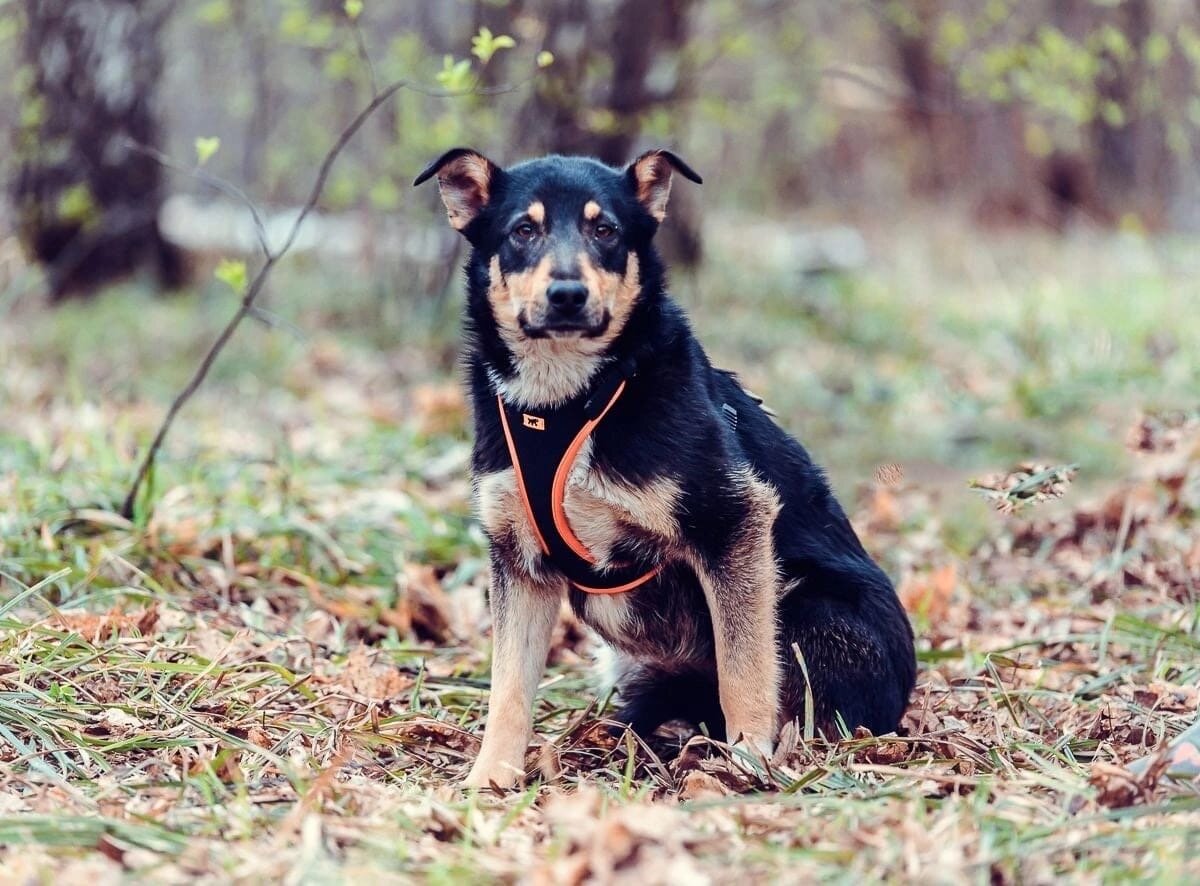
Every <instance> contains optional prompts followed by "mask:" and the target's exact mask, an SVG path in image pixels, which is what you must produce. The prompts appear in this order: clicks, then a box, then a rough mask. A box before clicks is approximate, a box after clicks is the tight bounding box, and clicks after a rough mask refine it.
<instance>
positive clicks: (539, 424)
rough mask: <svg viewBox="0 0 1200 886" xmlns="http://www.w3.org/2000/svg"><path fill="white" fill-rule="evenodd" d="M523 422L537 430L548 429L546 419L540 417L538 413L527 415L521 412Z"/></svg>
mask: <svg viewBox="0 0 1200 886" xmlns="http://www.w3.org/2000/svg"><path fill="white" fill-rule="evenodd" d="M521 424H523V425H525V427H527V428H533V429H534V430H535V431H544V430H546V420H545V419H544V418H538V417H537V416H536V415H527V414H526V413H524V412H522V413H521Z"/></svg>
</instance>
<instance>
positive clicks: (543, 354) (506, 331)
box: [488, 252, 641, 408]
mask: <svg viewBox="0 0 1200 886" xmlns="http://www.w3.org/2000/svg"><path fill="white" fill-rule="evenodd" d="M580 267H581V276H582V277H583V282H584V285H585V286H587V287H588V291H589V293H590V295H589V298H588V307H587V310H588V312H589V313H594V316H588V317H587V318H586V319H587V321H588V322H590V323H598V322H599V321H600V318H601V316H603V312H604V311H607V312H608V313H609V316H610V320H609V325H608V329H606V330H605V333H604V335H601V336H597V337H596V338H585V337H582V336H571V337H567V338H536V339H531V338H528V337H526V336H525V335H524V333H522V332H521V328H520V324H519V322H518V317H519V316H520V315H521V313H522V311H524V314H525V318H526V320H527V322H529V323H531V324H533V325H535V326H536V325H539V324H540V323H541V322H542V319H543V317H544V316H545V310H546V306H547V302H546V289H547V288H548V287H549V285H550V279H551V278H550V259H549V258H545V259H543V260H542V261H541V262H539V263H538V264H537V266H536V267H534V268H533V269H532V270H529V271H525V272H522V273H520V274H510V275H508V276H507V277H506V276H505V275H504V274H503V273H501V270H500V259H499V257H496V256H493V257H492V261H491V264H490V265H489V267H488V270H489V274H490V278H491V279H490V284H489V289H488V301H489V302H490V304H491V307H492V314H493V316H494V317H495V318H496V325H497V328H498V329H499V331H500V337H501V338H502V339H503V340H504V343H505V344H506V345H507V346H508V348H509V350H511V351H512V353H513V356H514V358H515V360H514V361H513V362H514V364H515V368H516V372H515V374H514V375H513V376H512V377H511V378H507V379H495V382H496V385H497V389H498V391H499V393H500V394H502V395H503V396H504V399H505V400H507V401H509V402H510V403H513V404H514V405H516V406H520V407H523V408H537V407H545V406H555V405H557V404H559V403H562V402H564V401H566V400H569V399H570V398H571V397H573V396H574V395H575V394H577V393H579V391H581V390H583V387H584V386H585V385H586V384H587V383H588V382H589V381H590V380H591V378H592V376H593V375H595V374H596V371H597V370H598V369H599V368H600V363H601V357H602V355H603V353H604V351H605V350H606V349H607V348H608V346H609V345H610V344H611V343H612V341H613V339H615V338H616V337H617V335H618V334H619V333H620V331H621V329H622V328H623V327H624V325H625V322H626V321H627V320H628V319H629V314H630V312H631V311H632V310H633V306H634V303H635V302H636V301H637V297H638V292H639V291H640V288H641V278H640V274H639V266H638V260H637V255H636V254H634V253H632V252H631V253H630V254H629V258H628V260H627V262H626V265H625V273H624V274H623V275H622V274H614V273H611V272H607V271H602V270H600V269H598V268H596V266H595V265H593V264H592V263H591V262H590V261H589V260H588V258H587V256H586V255H584V256H582V257H581V259H580Z"/></svg>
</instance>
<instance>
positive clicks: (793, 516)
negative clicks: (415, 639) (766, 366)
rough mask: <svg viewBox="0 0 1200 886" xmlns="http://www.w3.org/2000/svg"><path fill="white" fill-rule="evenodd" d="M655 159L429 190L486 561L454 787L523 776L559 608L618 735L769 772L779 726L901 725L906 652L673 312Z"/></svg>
mask: <svg viewBox="0 0 1200 886" xmlns="http://www.w3.org/2000/svg"><path fill="white" fill-rule="evenodd" d="M674 174H679V175H681V176H682V177H684V178H686V179H689V180H691V181H693V182H696V183H698V184H699V183H700V182H701V178H700V176H699V175H698V174H696V172H695V171H694V170H692V168H691V167H690V166H688V164H687V163H685V162H684V161H683V160H681V159H680V158H679V157H678V156H676V155H675V154H673V153H671V152H669V151H665V150H654V151H649V152H647V153H645V154H642V155H641V156H640V157H638V158H637V159H636V160H634V161H633V162H632V163H630V164H629V166H628V167H627V168H625V169H616V168H614V167H610V166H607V165H605V164H603V163H600V162H599V161H596V160H593V159H590V158H585V157H563V156H548V157H543V158H540V159H535V160H531V161H527V162H524V163H521V164H519V165H515V166H512V167H510V168H506V169H504V168H501V167H499V166H497V165H496V164H495V163H493V162H492V161H491V160H489V159H488V158H487V157H485V156H483V155H482V154H481V153H479V152H477V151H474V150H471V149H469V148H456V149H454V150H451V151H448V152H447V153H446V154H444V155H442V156H441V157H439V158H438V159H437V160H436V161H434V162H433V163H432V164H431V165H430V166H429V167H428V168H427V169H426V170H425V171H423V172H422V173H421V174H420V175H419V176H417V178H416V180H415V181H414V186H415V185H419V184H421V183H422V182H425V181H427V180H428V179H430V178H433V177H436V178H437V183H438V187H439V190H440V193H441V198H442V202H443V203H444V204H445V208H446V213H447V215H448V217H449V220H450V224H451V225H452V226H453V227H454V228H455V229H456V230H458V231H459V232H460V233H461V234H462V235H463V236H465V237H466V239H467V240H468V242H469V243H470V247H471V251H470V257H469V259H468V260H467V263H466V277H467V304H466V311H465V331H466V337H465V338H466V344H465V369H466V380H467V384H468V386H469V389H470V397H471V401H472V408H473V422H474V435H475V441H474V448H473V455H472V469H473V490H474V496H475V501H476V506H477V509H478V514H479V518H480V521H481V522H482V524H483V528H484V532H485V535H486V537H487V540H488V544H489V557H490V564H491V583H490V587H489V604H490V607H491V612H492V619H493V656H492V683H491V697H490V703H489V706H488V712H487V719H486V723H485V726H484V733H483V740H482V745H481V748H480V751H479V755H478V757H477V758H476V760H475V763H474V765H473V767H472V769H471V771H470V774H469V775H468V776H467V779H466V781H465V786H466V787H483V786H487V785H492V786H494V787H498V788H508V787H512V786H514V785H516V784H518V783H519V782H521V781H522V779H523V778H524V775H525V767H524V761H525V754H526V750H527V748H528V745H529V742H530V740H531V738H532V709H533V701H534V697H535V691H536V689H537V685H538V682H539V680H540V678H541V674H542V671H543V669H544V667H545V664H546V658H547V655H548V652H549V648H550V638H551V632H552V630H553V628H554V625H555V623H556V621H557V620H558V614H559V607H560V603H561V600H562V598H563V595H564V594H566V595H567V598H568V599H569V601H570V605H571V607H572V609H573V610H574V611H575V613H576V614H577V615H578V617H579V618H580V619H581V620H582V621H584V622H585V623H586V624H588V625H589V626H590V627H591V628H593V629H594V630H595V632H596V633H597V634H599V636H600V637H601V638H602V639H603V640H604V641H605V643H606V644H608V645H609V646H610V647H611V649H612V650H613V652H614V653H615V676H616V688H617V700H618V705H619V706H618V709H617V710H616V713H615V715H614V719H615V721H616V722H617V723H620V724H625V726H626V727H628V728H632V729H633V730H635V731H636V732H637V733H638V734H640V735H644V736H648V735H650V734H652V733H653V732H654V731H655V730H656V729H657V728H658V727H659V726H661V725H663V724H664V723H666V722H668V721H674V720H683V721H687V722H689V723H691V724H695V725H697V726H699V725H701V724H703V726H704V727H705V728H707V730H708V732H709V734H710V735H711V736H713V737H715V738H718V739H726V740H729V741H731V742H735V743H736V744H735V747H736V746H737V745H740V746H741V747H742V748H744V749H746V750H747V751H748V752H750V753H753V754H757V755H759V756H760V757H769V756H770V755H771V753H772V751H773V748H774V746H775V742H776V739H777V737H778V730H779V728H780V727H781V725H782V723H784V722H786V721H789V720H800V721H802V720H803V719H804V716H805V710H806V706H808V707H809V708H810V709H811V713H812V717H813V720H814V722H813V724H812V726H813V728H815V729H816V730H819V731H820V732H821V733H823V734H825V735H826V736H828V737H831V738H836V737H837V736H838V735H839V734H845V733H846V732H853V731H854V730H855V729H857V728H858V727H865V728H867V729H869V730H870V731H871V732H872V733H874V734H876V735H879V734H883V733H887V732H890V731H893V730H894V729H896V727H897V725H898V723H899V721H900V718H901V716H902V714H903V712H904V710H905V707H906V705H907V703H908V698H909V695H910V693H911V691H912V688H913V684H914V680H915V673H916V660H915V654H914V651H913V635H912V629H911V627H910V625H909V622H908V619H907V617H906V615H905V613H904V610H903V608H902V607H901V606H900V603H899V600H898V598H897V596H896V592H895V589H894V588H893V586H892V584H891V583H890V581H889V580H888V578H887V576H886V575H885V574H884V573H883V571H882V570H881V569H880V568H879V566H878V565H876V563H875V562H873V561H872V559H871V557H870V556H869V555H868V554H867V552H866V551H865V550H864V549H863V546H862V544H861V543H860V541H859V539H858V537H857V536H856V535H855V532H854V530H853V528H852V527H851V525H850V522H849V520H848V519H847V518H846V515H845V513H844V512H843V510H842V508H841V507H840V506H839V504H838V502H837V501H836V500H835V498H834V496H833V493H832V491H831V490H830V487H829V485H828V483H827V481H826V479H825V477H824V475H823V474H822V472H821V470H820V469H819V468H818V467H816V466H815V465H814V463H813V462H812V460H811V459H810V458H809V456H808V453H807V452H806V451H805V450H804V448H803V447H802V446H801V445H800V444H799V443H798V442H797V441H796V440H795V439H793V438H792V437H791V436H789V435H788V434H787V433H786V432H785V431H784V430H782V429H781V428H780V427H779V426H778V425H777V424H776V423H775V421H774V420H773V418H772V417H771V415H770V413H769V412H767V411H766V410H765V409H764V408H763V406H762V404H761V401H759V400H758V399H757V398H755V397H753V396H751V395H750V394H748V393H747V392H746V391H745V390H743V388H742V387H741V385H740V384H739V383H738V381H737V378H736V377H735V376H734V375H733V374H731V373H728V372H725V371H723V370H720V369H717V368H715V367H713V365H712V364H711V363H710V362H709V359H708V357H707V356H706V354H705V352H704V349H703V348H702V347H701V346H700V343H699V342H698V341H697V339H696V337H695V336H694V335H693V333H692V330H691V328H690V326H689V324H688V320H687V318H686V316H685V314H684V312H683V310H682V309H681V308H680V307H679V305H678V304H676V303H675V302H674V301H673V300H672V299H671V298H670V296H669V295H668V294H667V292H666V288H665V285H666V284H665V277H664V273H665V271H664V266H663V262H662V260H661V259H660V257H659V255H658V253H657V252H656V250H655V248H654V245H653V239H654V234H655V231H656V230H657V229H658V226H659V224H660V223H661V222H662V221H663V219H664V218H665V216H666V210H667V203H668V198H669V196H670V191H671V183H672V177H673V175H674Z"/></svg>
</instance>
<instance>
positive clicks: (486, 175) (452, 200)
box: [413, 148, 500, 231]
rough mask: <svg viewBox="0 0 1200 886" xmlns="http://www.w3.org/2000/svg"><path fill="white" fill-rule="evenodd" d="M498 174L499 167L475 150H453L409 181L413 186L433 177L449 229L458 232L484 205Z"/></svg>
mask: <svg viewBox="0 0 1200 886" xmlns="http://www.w3.org/2000/svg"><path fill="white" fill-rule="evenodd" d="M499 171H500V167H498V166H497V165H496V164H495V163H493V162H492V161H491V160H489V159H488V158H487V157H485V156H483V154H481V153H479V152H478V151H474V150H472V149H471V148H454V149H453V150H450V151H447V152H446V153H444V154H442V156H440V157H438V158H437V159H436V160H434V161H433V162H432V163H431V164H429V166H428V167H427V168H426V169H425V171H424V172H422V173H421V174H420V175H418V176H417V177H416V178H415V179H413V185H419V184H421V183H423V182H426V181H428V180H429V179H430V178H432V177H433V176H434V175H437V181H438V190H440V191H441V192H442V202H443V203H445V204H446V214H447V215H448V216H449V217H450V226H451V227H452V228H454V230H456V231H461V230H463V229H464V228H465V227H466V226H467V225H469V224H470V223H471V222H472V221H473V220H474V219H475V216H477V215H479V212H480V210H482V209H483V207H484V206H486V205H487V203H488V200H489V199H490V197H491V191H492V186H493V184H494V183H495V179H496V174H497V173H498V172H499Z"/></svg>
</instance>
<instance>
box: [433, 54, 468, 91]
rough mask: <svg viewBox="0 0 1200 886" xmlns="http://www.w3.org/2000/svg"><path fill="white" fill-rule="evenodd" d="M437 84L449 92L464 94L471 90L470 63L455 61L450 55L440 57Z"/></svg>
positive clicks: (461, 60) (465, 60) (462, 60)
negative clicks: (440, 66) (440, 67)
mask: <svg viewBox="0 0 1200 886" xmlns="http://www.w3.org/2000/svg"><path fill="white" fill-rule="evenodd" d="M437 82H438V83H440V84H441V85H442V87H444V88H445V89H447V90H449V91H450V92H466V91H467V90H469V89H470V88H471V83H472V82H473V78H472V75H471V62H470V60H469V59H465V58H464V59H455V58H454V56H452V55H448V54H447V55H444V56H442V69H441V70H440V71H438V72H437Z"/></svg>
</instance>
